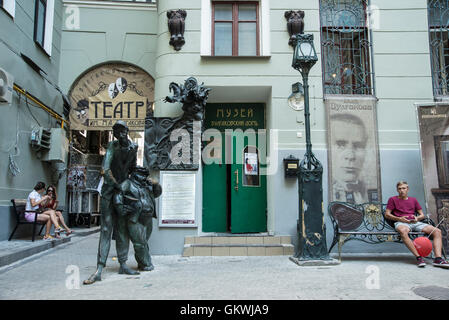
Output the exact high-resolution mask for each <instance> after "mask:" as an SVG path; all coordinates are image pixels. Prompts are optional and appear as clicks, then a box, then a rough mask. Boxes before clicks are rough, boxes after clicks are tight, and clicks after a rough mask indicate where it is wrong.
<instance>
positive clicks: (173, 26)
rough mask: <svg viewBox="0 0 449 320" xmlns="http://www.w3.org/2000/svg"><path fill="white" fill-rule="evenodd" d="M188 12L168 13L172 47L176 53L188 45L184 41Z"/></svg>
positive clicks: (173, 11) (176, 11)
mask: <svg viewBox="0 0 449 320" xmlns="http://www.w3.org/2000/svg"><path fill="white" fill-rule="evenodd" d="M186 16H187V12H186V11H185V10H170V11H168V12H167V18H168V30H169V31H170V35H171V36H170V42H169V43H170V45H172V46H173V47H174V49H175V50H176V51H179V50H181V47H182V46H183V45H184V44H185V43H186V42H185V40H184V30H185V18H186Z"/></svg>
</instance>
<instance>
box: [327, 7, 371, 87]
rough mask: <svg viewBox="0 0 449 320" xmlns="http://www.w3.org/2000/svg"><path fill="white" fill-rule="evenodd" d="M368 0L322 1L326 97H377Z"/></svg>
mask: <svg viewBox="0 0 449 320" xmlns="http://www.w3.org/2000/svg"><path fill="white" fill-rule="evenodd" d="M367 1H368V0H320V18H321V55H322V62H323V67H322V69H323V90H324V93H325V94H348V95H356V94H360V95H374V86H373V82H374V80H373V72H372V71H371V63H370V62H371V60H370V59H371V58H370V51H371V41H370V34H369V29H368V23H367V7H368V5H367Z"/></svg>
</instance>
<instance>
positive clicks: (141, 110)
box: [69, 63, 154, 130]
mask: <svg viewBox="0 0 449 320" xmlns="http://www.w3.org/2000/svg"><path fill="white" fill-rule="evenodd" d="M69 98H70V103H71V105H72V109H71V110H70V115H69V119H70V127H71V129H74V130H111V128H112V126H113V125H114V123H115V122H116V121H117V120H123V121H125V122H126V123H127V125H128V127H129V128H130V130H144V128H145V117H146V114H147V111H149V112H152V110H151V108H152V101H154V79H153V78H152V77H151V76H150V75H149V74H148V73H146V72H145V71H144V70H142V69H140V68H137V67H135V66H131V65H128V64H120V63H112V64H104V65H101V66H99V67H97V68H94V69H92V70H90V71H88V72H86V73H84V74H83V75H82V76H81V77H80V78H78V79H77V80H76V81H75V83H74V84H73V86H72V88H71V90H70V92H69Z"/></svg>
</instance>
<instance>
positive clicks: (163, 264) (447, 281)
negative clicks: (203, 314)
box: [0, 233, 449, 300]
mask: <svg viewBox="0 0 449 320" xmlns="http://www.w3.org/2000/svg"><path fill="white" fill-rule="evenodd" d="M98 239H99V234H98V233H96V234H92V235H89V236H86V237H80V238H78V239H76V241H73V240H75V239H73V240H72V242H70V243H67V244H63V245H60V246H58V247H55V248H53V249H50V250H49V251H47V252H46V253H41V254H38V255H37V256H34V257H32V258H29V259H27V261H20V262H17V263H16V264H15V265H13V266H9V267H7V268H2V269H0V299H2V300H5V299H8V300H9V299H31V300H34V299H64V300H65V299H88V300H91V299H123V300H126V299H133V300H135V299H136V300H138V299H150V300H158V299H164V300H173V299H176V300H183V299H187V300H203V299H207V300H234V299H238V300H247V299H248V300H294V299H326V300H327V299H332V300H338V299H342V300H348V299H355V300H358V299H376V300H389V299H406V300H424V298H422V297H420V296H418V295H416V294H414V293H413V291H412V289H413V288H416V287H420V286H430V285H436V286H439V287H443V288H448V287H449V270H444V269H440V268H435V267H433V266H432V265H431V264H430V260H428V262H429V265H428V266H427V267H426V268H423V269H421V268H417V267H416V265H415V261H414V258H413V257H412V256H411V255H403V254H396V255H388V256H387V255H377V256H373V255H371V256H365V255H357V256H346V257H345V256H344V257H343V262H342V264H340V265H338V266H326V267H300V266H298V265H296V264H295V263H293V262H292V261H290V260H289V258H288V256H273V257H189V258H186V257H182V256H179V255H176V256H153V264H154V265H155V270H154V271H152V272H145V273H141V274H140V275H139V276H127V275H119V274H118V273H117V272H118V269H119V264H118V262H117V261H115V260H113V256H114V255H115V248H114V247H115V242H112V246H111V252H110V255H109V256H110V258H109V260H108V261H109V262H108V266H107V268H106V269H105V270H104V272H103V280H102V281H101V282H97V283H95V284H92V285H83V284H82V281H83V280H84V279H87V278H88V276H89V275H90V274H91V273H93V272H94V271H95V264H96V253H97V246H98ZM129 265H130V266H131V267H133V268H135V267H136V262H135V260H134V257H133V253H132V252H130V258H129ZM78 274H79V277H77V275H78Z"/></svg>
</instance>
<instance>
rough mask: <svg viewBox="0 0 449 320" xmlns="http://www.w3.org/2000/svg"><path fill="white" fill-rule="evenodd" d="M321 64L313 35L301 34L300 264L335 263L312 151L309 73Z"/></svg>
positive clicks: (319, 169)
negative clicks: (303, 136)
mask: <svg viewBox="0 0 449 320" xmlns="http://www.w3.org/2000/svg"><path fill="white" fill-rule="evenodd" d="M317 61H318V57H317V54H316V51H315V46H314V44H313V35H312V34H298V35H297V43H296V46H295V51H294V54H293V63H292V67H293V68H294V69H296V70H298V71H299V72H300V73H301V75H302V78H303V82H304V85H303V87H304V118H305V126H306V154H305V155H304V159H303V160H302V161H301V163H300V165H299V176H298V191H299V219H298V225H297V229H298V238H299V239H298V250H297V251H296V253H295V255H294V257H292V258H291V259H292V260H293V261H294V262H296V263H298V264H299V265H307V264H314V265H317V264H335V263H336V260H334V259H331V258H330V257H329V253H328V252H327V244H326V224H325V221H324V214H323V186H322V184H323V179H322V177H323V166H322V165H321V163H320V161H319V160H318V159H317V158H316V157H315V155H314V154H313V152H312V143H311V139H310V111H309V71H310V69H312V67H313V66H314V65H315V63H316V62H317Z"/></svg>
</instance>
